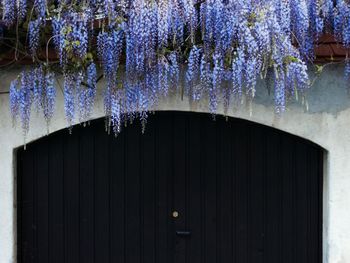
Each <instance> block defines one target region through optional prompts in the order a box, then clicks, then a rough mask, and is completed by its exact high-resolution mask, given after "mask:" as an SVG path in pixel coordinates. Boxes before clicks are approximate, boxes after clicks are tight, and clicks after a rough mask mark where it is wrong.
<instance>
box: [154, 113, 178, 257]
mask: <svg viewBox="0 0 350 263" xmlns="http://www.w3.org/2000/svg"><path fill="white" fill-rule="evenodd" d="M156 116H157V131H156V136H157V142H156V144H157V145H156V149H157V150H156V151H157V156H156V159H157V167H158V168H157V179H156V181H157V219H158V221H157V227H158V228H157V241H158V243H157V260H156V262H157V263H162V262H169V263H171V262H174V259H173V252H174V251H173V244H174V243H173V240H174V235H173V234H172V233H173V232H172V231H174V228H173V225H172V223H173V220H172V219H171V209H172V185H171V174H172V162H173V159H172V141H173V135H172V115H171V114H169V113H161V112H158V113H157V115H156Z"/></svg>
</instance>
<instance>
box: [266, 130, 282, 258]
mask: <svg viewBox="0 0 350 263" xmlns="http://www.w3.org/2000/svg"><path fill="white" fill-rule="evenodd" d="M266 147H267V149H266V156H267V159H266V262H283V257H282V246H283V243H282V209H283V199H282V198H281V197H282V195H283V187H282V186H283V178H284V177H285V176H284V174H283V173H281V169H282V157H281V154H280V151H281V139H280V133H279V132H274V131H269V133H268V136H267V145H266Z"/></svg>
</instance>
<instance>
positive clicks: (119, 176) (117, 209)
mask: <svg viewBox="0 0 350 263" xmlns="http://www.w3.org/2000/svg"><path fill="white" fill-rule="evenodd" d="M126 133H127V130H123V131H122V132H121V134H119V135H118V137H117V138H113V137H112V138H111V140H110V163H109V165H110V171H109V173H110V184H111V185H110V191H111V193H110V204H111V206H110V209H111V211H110V224H111V229H110V236H111V251H110V259H111V262H125V260H126V259H125V226H126V225H125V224H126V223H125V195H126V192H125V176H126V174H125V151H124V149H125V145H126V144H125V134H126Z"/></svg>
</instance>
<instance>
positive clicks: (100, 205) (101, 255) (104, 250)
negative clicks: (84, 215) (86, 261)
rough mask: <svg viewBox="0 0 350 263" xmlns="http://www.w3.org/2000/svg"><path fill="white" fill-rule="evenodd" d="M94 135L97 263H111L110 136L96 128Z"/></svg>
mask: <svg viewBox="0 0 350 263" xmlns="http://www.w3.org/2000/svg"><path fill="white" fill-rule="evenodd" d="M94 134H95V140H94V149H95V150H94V160H95V165H94V187H95V188H94V191H95V196H94V198H95V199H94V201H95V210H94V218H95V219H94V222H95V224H94V227H95V262H97V261H100V262H109V248H110V242H109V231H110V225H109V209H110V203H109V200H110V199H109V198H110V196H109V192H110V191H109V187H110V183H109V158H108V152H109V136H108V134H107V133H106V132H104V131H103V130H101V129H100V127H96V126H95V128H94Z"/></svg>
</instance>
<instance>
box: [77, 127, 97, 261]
mask: <svg viewBox="0 0 350 263" xmlns="http://www.w3.org/2000/svg"><path fill="white" fill-rule="evenodd" d="M89 129H93V128H92V127H89ZM84 131H85V130H84ZM79 140H80V144H79V159H78V160H76V161H79V164H80V165H79V260H80V262H81V263H82V262H84V263H85V262H86V263H91V262H94V258H95V256H94V255H95V249H94V246H95V245H94V244H95V232H94V224H95V220H94V209H95V202H94V199H95V198H94V196H95V191H94V169H95V168H94V167H95V166H94V151H95V148H94V134H93V132H92V131H86V132H83V133H81V135H80V138H79Z"/></svg>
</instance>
